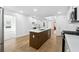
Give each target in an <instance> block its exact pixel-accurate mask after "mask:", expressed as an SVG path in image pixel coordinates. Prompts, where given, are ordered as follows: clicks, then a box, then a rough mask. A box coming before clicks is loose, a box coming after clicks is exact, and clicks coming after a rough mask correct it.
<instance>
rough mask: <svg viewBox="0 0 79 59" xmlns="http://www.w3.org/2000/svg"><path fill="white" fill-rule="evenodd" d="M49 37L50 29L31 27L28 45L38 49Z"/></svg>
mask: <svg viewBox="0 0 79 59" xmlns="http://www.w3.org/2000/svg"><path fill="white" fill-rule="evenodd" d="M50 37H51V29H32V30H30V41H29V45H30V46H31V47H33V48H35V49H39V48H40V47H41V46H42V45H43V44H44V43H45V42H46V41H47V40H48V39H49V38H50Z"/></svg>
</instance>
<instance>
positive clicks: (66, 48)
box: [65, 40, 70, 52]
mask: <svg viewBox="0 0 79 59" xmlns="http://www.w3.org/2000/svg"><path fill="white" fill-rule="evenodd" d="M65 52H70V49H69V46H68V43H67V41H66V40H65Z"/></svg>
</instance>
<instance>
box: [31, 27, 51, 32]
mask: <svg viewBox="0 0 79 59" xmlns="http://www.w3.org/2000/svg"><path fill="white" fill-rule="evenodd" d="M48 29H50V28H45V29H43V30H41V29H32V30H30V32H36V33H39V32H42V31H45V30H48Z"/></svg>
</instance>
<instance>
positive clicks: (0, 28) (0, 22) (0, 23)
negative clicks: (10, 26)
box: [0, 7, 4, 52]
mask: <svg viewBox="0 0 79 59" xmlns="http://www.w3.org/2000/svg"><path fill="white" fill-rule="evenodd" d="M3 13H4V9H3V8H2V7H0V52H3V51H4V19H3V16H4V14H3Z"/></svg>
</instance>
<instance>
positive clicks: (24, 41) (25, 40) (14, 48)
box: [4, 34, 62, 52]
mask: <svg viewBox="0 0 79 59" xmlns="http://www.w3.org/2000/svg"><path fill="white" fill-rule="evenodd" d="M61 44H62V37H56V35H55V34H52V35H51V38H50V39H48V40H47V41H46V42H45V43H44V44H43V45H42V46H41V47H40V48H39V49H38V50H36V49H34V48H32V47H30V46H29V36H24V37H20V38H16V39H10V40H7V41H4V51H5V52H61V51H62V45H61Z"/></svg>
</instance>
